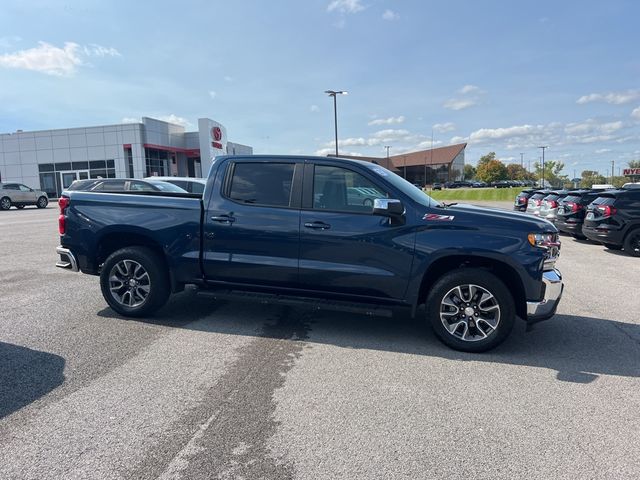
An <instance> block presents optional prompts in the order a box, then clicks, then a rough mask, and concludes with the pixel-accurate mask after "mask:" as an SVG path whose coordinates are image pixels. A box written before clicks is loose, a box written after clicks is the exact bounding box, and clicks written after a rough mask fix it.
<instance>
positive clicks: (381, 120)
mask: <svg viewBox="0 0 640 480" xmlns="http://www.w3.org/2000/svg"><path fill="white" fill-rule="evenodd" d="M403 122H404V116H403V115H400V116H399V117H389V118H376V119H375V120H371V121H370V122H369V123H367V125H393V124H395V123H403Z"/></svg>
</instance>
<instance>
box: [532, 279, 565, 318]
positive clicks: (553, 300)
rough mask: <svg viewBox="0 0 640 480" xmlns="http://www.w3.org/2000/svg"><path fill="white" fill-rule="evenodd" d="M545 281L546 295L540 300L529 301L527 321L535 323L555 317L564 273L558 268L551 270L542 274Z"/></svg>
mask: <svg viewBox="0 0 640 480" xmlns="http://www.w3.org/2000/svg"><path fill="white" fill-rule="evenodd" d="M542 282H543V283H544V287H545V288H544V297H543V299H542V300H540V301H538V302H527V322H528V323H535V322H539V321H542V320H547V319H548V318H551V317H553V315H555V313H556V309H557V308H558V304H559V303H560V298H561V297H562V291H563V290H564V283H562V274H561V273H560V272H559V271H558V270H556V269H553V270H549V271H548V272H544V273H543V274H542Z"/></svg>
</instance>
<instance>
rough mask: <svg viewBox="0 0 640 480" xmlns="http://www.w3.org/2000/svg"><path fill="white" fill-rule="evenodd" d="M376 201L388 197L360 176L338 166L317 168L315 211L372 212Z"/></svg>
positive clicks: (315, 175) (314, 182)
mask: <svg viewBox="0 0 640 480" xmlns="http://www.w3.org/2000/svg"><path fill="white" fill-rule="evenodd" d="M376 198H387V194H386V193H385V192H384V190H382V188H380V187H378V186H377V185H375V184H374V183H373V182H371V181H370V180H369V179H367V178H365V177H364V176H362V175H360V174H359V173H357V172H354V171H352V170H348V169H346V168H341V167H333V166H328V165H316V167H315V172H314V176H313V208H314V209H317V210H334V211H342V212H358V213H371V212H373V201H374V200H375V199H376Z"/></svg>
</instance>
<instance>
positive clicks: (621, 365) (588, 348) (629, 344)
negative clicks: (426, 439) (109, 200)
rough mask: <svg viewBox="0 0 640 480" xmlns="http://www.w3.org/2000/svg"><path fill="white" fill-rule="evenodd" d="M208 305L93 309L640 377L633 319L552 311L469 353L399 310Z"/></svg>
mask: <svg viewBox="0 0 640 480" xmlns="http://www.w3.org/2000/svg"><path fill="white" fill-rule="evenodd" d="M215 303H216V302H215V301H212V299H211V298H206V297H200V296H197V295H195V294H193V293H187V292H185V293H184V294H180V295H178V296H176V297H174V299H173V300H172V301H171V302H170V303H169V304H168V305H167V307H165V308H164V309H162V310H161V311H160V312H158V315H157V316H156V317H152V318H148V319H125V318H123V317H120V316H118V315H117V314H116V313H115V312H113V311H112V310H111V309H109V308H106V309H104V310H102V311H101V312H100V313H99V314H100V315H101V316H103V317H110V318H113V319H116V320H119V321H140V322H144V323H150V324H157V325H166V326H172V327H176V328H187V329H191V330H196V331H202V332H213V333H221V334H232V335H243V336H255V337H269V338H277V339H282V340H288V341H304V342H306V343H307V344H309V345H311V346H312V345H314V344H327V345H334V346H338V347H341V348H353V349H370V350H381V351H388V352H396V353H402V354H408V355H419V356H425V357H438V358H444V359H448V360H454V361H460V362H465V361H473V362H488V363H502V364H509V365H520V366H529V367H536V368H546V369H550V370H554V371H555V372H556V378H557V380H559V381H565V382H573V383H590V382H593V381H594V380H596V379H597V378H598V377H599V376H600V375H614V376H623V377H640V325H635V324H629V323H624V322H618V321H615V320H611V319H604V318H593V317H583V316H576V315H555V316H554V317H553V318H552V319H550V320H548V321H546V322H542V323H540V324H538V325H535V326H534V328H533V329H532V330H531V331H530V332H526V331H525V323H524V322H523V321H521V320H517V321H516V326H515V328H514V330H513V332H512V334H511V335H510V337H509V338H508V339H507V340H506V341H505V342H504V343H503V344H502V345H500V346H499V347H497V348H496V349H494V350H492V351H490V352H486V353H482V354H469V353H464V352H458V351H455V350H451V349H450V348H448V347H446V346H445V345H443V344H442V343H441V342H440V341H439V340H438V339H437V338H436V337H435V335H434V334H433V332H432V331H431V329H430V328H429V327H428V326H427V325H426V323H425V322H423V321H422V320H421V319H422V318H423V317H422V316H419V319H411V318H409V317H408V316H405V315H396V316H394V317H393V318H386V317H376V316H367V315H359V314H351V313H343V312H336V311H328V310H315V309H312V308H305V307H299V306H296V307H286V306H283V305H279V304H264V303H259V302H256V303H255V304H251V302H249V303H247V302H246V300H242V301H238V302H234V301H231V300H228V301H225V302H223V303H221V304H218V305H216V304H215ZM223 307H225V308H223ZM236 307H237V308H240V307H242V310H243V313H242V315H235V314H233V313H229V312H233V310H234V308H236ZM274 309H275V311H278V310H279V309H286V312H287V313H286V315H285V316H286V317H287V318H286V324H287V325H288V327H287V328H290V329H291V330H292V331H293V330H295V329H300V327H301V326H302V327H304V328H306V329H307V335H306V338H304V339H303V340H300V337H296V335H295V334H293V333H292V332H289V331H288V329H287V328H284V329H283V328H278V329H273V328H271V327H272V325H270V324H269V322H270V319H272V318H274V315H273V312H274ZM194 312H199V313H200V314H203V315H202V316H201V317H200V319H199V320H197V321H193V319H194V318H196V317H195V315H194ZM207 312H208V313H207ZM420 313H421V312H419V314H420ZM185 315H187V316H188V319H187V317H185ZM422 315H424V314H423V313H422ZM273 332H277V333H273ZM296 338H297V340H296Z"/></svg>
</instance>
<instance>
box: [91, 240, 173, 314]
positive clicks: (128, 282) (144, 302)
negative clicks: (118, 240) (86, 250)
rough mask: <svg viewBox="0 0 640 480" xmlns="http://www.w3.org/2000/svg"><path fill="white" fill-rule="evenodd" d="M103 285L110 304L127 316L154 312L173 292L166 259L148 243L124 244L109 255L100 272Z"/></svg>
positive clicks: (101, 285)
mask: <svg viewBox="0 0 640 480" xmlns="http://www.w3.org/2000/svg"><path fill="white" fill-rule="evenodd" d="M136 265H138V266H139V267H141V268H142V270H143V271H144V274H145V276H141V275H140V272H141V271H142V270H140V269H139V268H138V267H136ZM123 272H126V274H123ZM132 282H133V283H132ZM118 285H120V286H119V287H118ZM100 287H101V289H102V296H103V297H104V299H105V300H106V301H107V303H108V304H109V306H110V307H111V308H112V309H113V310H115V311H116V312H117V313H119V314H120V315H123V316H125V317H144V316H147V315H151V314H152V313H154V312H156V311H157V310H158V309H160V308H161V307H162V306H163V305H164V304H165V303H166V302H167V300H168V298H169V294H170V292H171V288H170V282H169V271H168V269H167V266H166V264H165V262H164V259H163V258H161V257H160V256H159V255H157V254H156V253H155V252H153V251H152V250H151V249H149V248H146V247H127V248H122V249H120V250H117V251H115V252H114V253H112V254H111V255H109V258H107V260H106V261H105V262H104V265H103V266H102V271H101V273H100ZM145 291H146V294H145ZM140 300H141V301H140Z"/></svg>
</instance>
